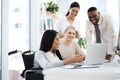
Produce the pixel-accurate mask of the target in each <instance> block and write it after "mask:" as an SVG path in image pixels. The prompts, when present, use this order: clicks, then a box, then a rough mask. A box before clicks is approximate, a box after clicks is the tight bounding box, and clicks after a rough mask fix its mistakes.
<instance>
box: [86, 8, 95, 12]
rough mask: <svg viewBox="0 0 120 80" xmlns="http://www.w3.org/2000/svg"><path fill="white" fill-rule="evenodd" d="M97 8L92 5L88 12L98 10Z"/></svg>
mask: <svg viewBox="0 0 120 80" xmlns="http://www.w3.org/2000/svg"><path fill="white" fill-rule="evenodd" d="M96 10H97V8H96V7H90V8H89V9H88V11H87V12H88V13H89V12H92V11H96Z"/></svg>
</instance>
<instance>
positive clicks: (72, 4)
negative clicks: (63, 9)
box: [66, 2, 80, 16]
mask: <svg viewBox="0 0 120 80" xmlns="http://www.w3.org/2000/svg"><path fill="white" fill-rule="evenodd" d="M73 7H78V8H79V9H80V5H79V3H78V2H73V3H71V5H70V8H69V9H71V8H73ZM67 15H69V11H68V12H67V14H66V16H67Z"/></svg>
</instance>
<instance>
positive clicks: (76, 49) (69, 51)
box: [59, 41, 84, 59]
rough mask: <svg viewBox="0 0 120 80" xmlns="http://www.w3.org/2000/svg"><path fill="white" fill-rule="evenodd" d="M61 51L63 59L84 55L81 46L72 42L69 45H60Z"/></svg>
mask: <svg viewBox="0 0 120 80" xmlns="http://www.w3.org/2000/svg"><path fill="white" fill-rule="evenodd" d="M59 51H60V54H61V56H62V58H63V59H67V58H70V57H73V56H75V55H76V54H84V52H83V51H82V49H81V48H80V46H79V45H78V44H77V43H76V42H74V41H73V42H71V44H69V45H65V44H63V43H60V45H59Z"/></svg>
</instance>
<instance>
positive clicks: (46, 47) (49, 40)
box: [39, 30, 58, 52]
mask: <svg viewBox="0 0 120 80" xmlns="http://www.w3.org/2000/svg"><path fill="white" fill-rule="evenodd" d="M57 33H58V32H56V31H55V30H46V31H45V32H44V34H43V36H42V39H41V45H40V48H39V50H42V51H44V52H48V51H50V49H51V48H52V45H53V41H54V39H55V37H56V35H57Z"/></svg>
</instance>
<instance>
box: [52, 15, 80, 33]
mask: <svg viewBox="0 0 120 80" xmlns="http://www.w3.org/2000/svg"><path fill="white" fill-rule="evenodd" d="M68 26H73V27H74V28H75V29H76V30H77V31H78V32H79V34H80V21H79V20H77V19H75V20H74V21H73V24H70V22H69V21H68V20H67V18H66V16H65V17H63V18H61V19H60V20H59V21H58V23H57V24H56V26H55V27H54V28H55V30H56V31H58V32H59V33H64V32H65V30H66V29H67V27H68Z"/></svg>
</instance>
